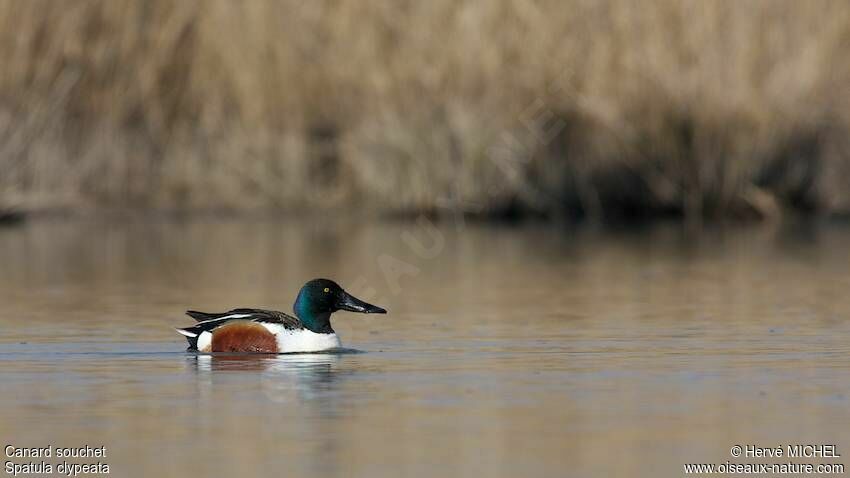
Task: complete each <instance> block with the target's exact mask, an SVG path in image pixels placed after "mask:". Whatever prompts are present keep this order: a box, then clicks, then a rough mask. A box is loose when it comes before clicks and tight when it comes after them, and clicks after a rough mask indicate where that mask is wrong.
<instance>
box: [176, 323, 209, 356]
mask: <svg viewBox="0 0 850 478" xmlns="http://www.w3.org/2000/svg"><path fill="white" fill-rule="evenodd" d="M174 330H176V331H177V333H178V334H180V335H182V336H183V337H186V340H187V341H188V342H189V348H188V350H198V336H199V335H201V332H203V330H200V328H199V327H197V326H195V327H185V328H182V329H179V328H176V327H175V328H174Z"/></svg>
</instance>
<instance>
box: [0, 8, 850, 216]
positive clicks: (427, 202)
mask: <svg viewBox="0 0 850 478" xmlns="http://www.w3.org/2000/svg"><path fill="white" fill-rule="evenodd" d="M0 22H2V28H0V36H2V38H0V58H2V62H3V66H2V68H0V209H4V208H5V209H6V210H12V209H22V210H52V209H65V210H91V209H96V208H98V207H110V208H112V207H128V208H149V209H156V210H174V209H176V210H190V211H192V210H239V211H250V210H266V209H272V210H281V211H304V210H310V209H312V208H318V209H320V210H332V209H337V208H340V207H342V208H343V209H344V208H356V209H358V210H360V211H372V212H380V213H397V214H407V213H418V212H437V213H439V212H440V211H451V210H461V211H464V212H468V213H476V214H505V213H521V214H522V213H532V214H542V215H549V216H555V215H558V216H559V215H567V216H577V217H585V216H590V217H595V218H601V217H612V218H633V217H648V216H655V215H658V214H670V215H676V216H684V217H691V218H697V217H699V218H702V217H718V216H724V217H725V216H735V217H740V216H743V217H766V216H767V217H773V216H776V215H779V214H780V213H781V212H782V211H785V210H796V211H804V212H831V213H842V214H843V213H848V212H850V192H848V187H847V178H848V177H850V176H848V174H850V139H848V138H850V53H848V52H850V3H848V2H846V1H844V0H835V1H832V0H813V1H807V2H801V1H797V0H771V1H755V0H745V1H732V0H729V1H703V0H698V1H697V0H695V1H674V0H655V1H652V2H635V1H632V0H598V1H596V0H594V1H585V0H569V1H562V0H552V1H548V0H540V1H533V0H494V1H490V2H472V1H468V2H457V1H454V0H432V1H428V2H416V1H393V2H384V1H353V0H351V1H345V0H343V1H314V0H291V1H285V0H282V1H266V0H252V1H249V2H232V1H229V0H204V1H200V0H181V1H165V0H147V1H142V0H139V1H127V0H69V1H65V2H56V1H53V0H2V1H0Z"/></svg>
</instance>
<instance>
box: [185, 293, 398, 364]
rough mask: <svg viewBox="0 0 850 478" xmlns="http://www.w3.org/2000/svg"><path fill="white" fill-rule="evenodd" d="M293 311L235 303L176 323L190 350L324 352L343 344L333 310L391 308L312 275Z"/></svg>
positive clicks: (380, 310) (195, 313) (376, 311)
mask: <svg viewBox="0 0 850 478" xmlns="http://www.w3.org/2000/svg"><path fill="white" fill-rule="evenodd" d="M292 310H293V312H294V314H295V315H294V316H293V315H289V314H287V313H285V312H279V311H276V310H266V309H247V308H240V309H233V310H230V311H227V312H218V313H210V312H198V311H196V310H188V311H186V314H187V315H188V316H189V317H192V318H193V319H195V320H196V321H197V322H198V323H197V324H195V325H193V326H191V327H182V328H176V329H175V330H177V332H178V333H180V334H181V335H183V336H184V337H186V340H187V341H188V342H189V348H188V349H187V350H189V351H196V352H206V353H210V352H239V353H243V352H244V353H264V354H281V353H295V352H319V351H323V350H330V349H335V348H339V347H341V346H342V342H341V341H340V339H339V337H338V336H337V335H336V332H334V329H333V327H332V326H331V314H333V313H334V312H337V311H340V310H347V311H350V312H358V313H361V314H386V313H387V311H386V309H384V308H382V307H378V306H377V305H372V304H370V303H368V302H365V301H363V300H360V299H358V298H357V297H354V296H353V295H351V294H349V293H348V292H346V291H345V290H344V289H343V288H342V287H340V286H339V284H337V283H336V282H334V281H332V280H330V279H313V280H311V281H308V282H307V283H306V284H304V286H303V287H301V290H300V291H299V292H298V296H297V297H296V298H295V304H294V305H293V306H292Z"/></svg>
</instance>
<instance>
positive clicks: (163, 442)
mask: <svg viewBox="0 0 850 478" xmlns="http://www.w3.org/2000/svg"><path fill="white" fill-rule="evenodd" d="M849 267H850V228H847V227H843V228H842V227H818V228H809V229H792V230H783V229H767V228H759V229H746V230H738V231H734V232H728V231H727V232H725V233H721V232H709V233H706V234H703V235H700V236H698V237H691V236H687V235H684V234H682V233H680V232H679V231H678V230H676V229H675V228H670V229H655V230H651V231H646V232H629V233H607V234H602V233H594V232H571V231H569V230H565V229H563V228H561V229H559V228H543V227H523V228H512V227H481V226H474V225H467V226H466V227H465V228H464V229H463V230H458V229H457V228H456V227H455V225H454V224H446V225H444V226H441V227H440V228H439V229H431V228H429V227H426V226H424V225H422V224H419V225H417V224H415V223H414V224H373V225H368V226H362V225H360V226H356V225H346V226H326V225H325V226H323V225H307V226H304V225H300V226H299V225H297V224H295V223H290V222H283V223H265V222H250V221H240V222H236V221H232V222H227V221H224V222H221V221H193V222H190V223H187V224H177V223H168V222H165V223H162V222H143V223H123V224H111V225H110V224H100V223H91V222H34V223H30V224H25V225H23V226H21V227H17V228H5V229H0V330H2V335H0V383H2V391H3V393H2V394H0V439H2V441H3V444H4V445H6V444H14V445H16V446H47V445H49V444H52V445H54V446H84V445H91V446H106V447H107V458H106V459H105V461H106V462H107V463H109V465H110V466H111V470H112V476H130V477H136V476H189V474H190V473H195V474H197V475H198V476H332V475H342V476H355V475H356V476H377V477H397V476H471V475H477V476H506V477H507V476H511V477H513V476H518V475H521V476H535V477H536V476H682V475H683V473H682V464H683V463H690V462H696V463H712V462H713V463H723V462H725V461H726V460H730V459H732V458H731V456H730V455H729V448H730V447H731V446H732V445H734V444H747V443H755V444H760V445H764V446H776V445H780V444H789V443H832V444H837V445H838V447H839V452H840V453H842V454H843V455H844V457H845V458H842V459H844V460H845V464H850V459H848V458H846V457H850V439H848V438H850V432H848V429H850V380H848V379H850V268H849ZM320 276H327V277H332V278H336V279H338V280H339V281H340V282H341V283H342V284H343V286H344V287H346V288H347V289H348V290H350V291H351V292H353V293H355V294H356V295H358V296H361V297H363V298H364V299H367V300H370V301H374V302H375V303H378V304H380V305H383V306H385V307H387V308H388V309H389V310H390V314H388V315H386V316H371V315H370V316H363V315H357V314H349V313H339V314H337V315H335V319H334V327H335V328H336V330H337V332H338V333H339V334H340V335H341V337H342V339H343V342H344V344H345V345H346V347H349V348H351V349H354V350H356V352H354V351H348V352H347V353H339V354H304V355H290V356H239V355H236V356H233V355H231V356H198V355H194V354H191V353H186V352H185V351H184V348H185V341H184V340H183V338H182V337H180V336H179V335H177V334H176V333H174V331H173V330H172V328H171V327H172V326H179V325H188V324H190V323H192V321H191V319H189V318H188V317H185V316H183V315H182V312H183V311H184V310H185V309H187V308H197V309H200V310H206V309H209V310H212V311H216V310H224V309H228V308H232V307H236V306H255V307H268V308H279V309H282V310H287V311H288V310H290V309H291V303H292V301H293V299H294V296H295V293H296V292H297V290H298V288H299V287H300V286H301V284H302V283H303V282H305V281H306V280H307V279H310V278H313V277H320ZM5 459H6V458H5V457H4V460H5ZM19 461H20V460H19ZM82 461H83V462H86V461H92V460H82ZM95 461H96V460H95ZM732 461H736V460H732ZM738 461H741V460H738ZM833 461H834V460H833ZM53 462H56V460H53ZM839 462H840V460H839ZM848 472H850V470H848Z"/></svg>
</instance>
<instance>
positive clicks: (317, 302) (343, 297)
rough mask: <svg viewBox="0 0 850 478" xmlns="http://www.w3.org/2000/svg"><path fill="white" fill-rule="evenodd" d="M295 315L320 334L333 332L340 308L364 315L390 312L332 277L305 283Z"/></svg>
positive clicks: (294, 309)
mask: <svg viewBox="0 0 850 478" xmlns="http://www.w3.org/2000/svg"><path fill="white" fill-rule="evenodd" d="M292 310H293V311H294V312H295V315H297V316H298V318H299V319H300V320H301V323H303V324H304V327H307V328H308V329H310V331H312V332H315V333H317V334H329V333H333V328H332V327H331V314H332V313H334V312H336V311H338V310H349V311H351V312H360V313H362V314H386V313H387V311H386V310H384V309H382V308H380V307H378V306H377V305H372V304H369V303H366V302H364V301H362V300H360V299H358V298H357V297H354V296H353V295H351V294H349V293H348V292H346V291H345V290H343V289H342V287H340V286H339V284H337V283H336V282H334V281H332V280H330V279H313V280H311V281H310V282H308V283H306V284H304V287H302V288H301V291H300V292H298V297H297V298H296V299H295V305H293V306H292Z"/></svg>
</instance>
